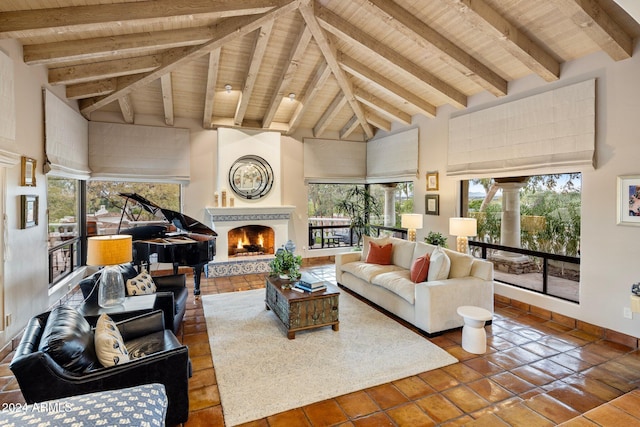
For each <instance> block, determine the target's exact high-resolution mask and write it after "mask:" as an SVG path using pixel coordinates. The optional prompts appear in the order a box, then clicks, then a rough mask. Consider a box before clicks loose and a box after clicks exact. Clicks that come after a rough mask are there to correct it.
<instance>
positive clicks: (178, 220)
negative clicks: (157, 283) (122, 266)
mask: <svg viewBox="0 0 640 427" xmlns="http://www.w3.org/2000/svg"><path fill="white" fill-rule="evenodd" d="M120 195H121V196H122V197H125V198H126V199H127V203H128V202H129V200H134V201H135V202H137V203H138V204H139V205H140V206H142V208H143V209H145V210H146V211H148V212H150V213H152V214H154V215H156V216H157V217H160V218H162V219H164V220H165V221H167V225H166V226H165V227H158V226H146V227H136V228H130V229H127V230H122V231H118V233H122V234H131V235H132V236H133V263H134V265H136V266H142V265H144V266H146V267H147V268H148V267H149V264H150V258H151V255H152V254H157V257H158V262H159V263H169V264H172V266H173V271H174V274H177V273H178V268H179V267H180V266H190V267H192V268H193V280H194V288H193V294H194V295H195V296H196V298H198V297H199V295H200V280H201V276H202V271H203V269H204V266H205V264H207V263H208V262H209V261H211V260H213V257H214V256H215V253H216V240H215V238H216V236H217V233H216V232H215V231H213V230H212V229H210V228H209V227H207V226H206V225H204V224H202V223H201V222H199V221H197V220H195V219H193V218H191V217H188V216H187V215H184V214H182V213H180V212H175V211H172V210H169V209H163V208H161V207H160V206H158V205H156V204H155V203H153V202H151V201H149V200H147V199H146V198H144V197H142V196H140V195H139V194H136V193H120ZM124 209H126V203H125V207H124V208H123V213H124ZM170 224H172V225H173V226H174V227H175V228H176V230H177V231H175V232H169V231H167V230H168V229H169V228H172V227H170Z"/></svg>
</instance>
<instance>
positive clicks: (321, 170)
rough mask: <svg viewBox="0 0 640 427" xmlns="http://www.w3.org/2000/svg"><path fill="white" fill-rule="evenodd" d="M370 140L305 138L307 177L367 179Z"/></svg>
mask: <svg viewBox="0 0 640 427" xmlns="http://www.w3.org/2000/svg"><path fill="white" fill-rule="evenodd" d="M366 168H367V144H366V143H364V142H350V141H337V140H331V139H314V138H305V139H304V178H305V182H307V183H308V182H313V183H341V182H348V183H359V182H364V181H365V178H366V172H367V171H366Z"/></svg>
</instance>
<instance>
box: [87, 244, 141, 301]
mask: <svg viewBox="0 0 640 427" xmlns="http://www.w3.org/2000/svg"><path fill="white" fill-rule="evenodd" d="M87 242H88V245H87V265H97V266H104V269H103V270H102V274H101V275H100V280H99V282H98V305H100V307H105V308H106V307H113V306H114V305H118V304H122V302H123V301H124V279H123V278H122V273H121V272H120V270H119V269H118V267H117V266H118V265H119V264H124V263H125V262H129V261H131V260H132V259H133V257H132V238H131V236H128V235H119V234H117V235H108V236H95V237H89V238H88V239H87Z"/></svg>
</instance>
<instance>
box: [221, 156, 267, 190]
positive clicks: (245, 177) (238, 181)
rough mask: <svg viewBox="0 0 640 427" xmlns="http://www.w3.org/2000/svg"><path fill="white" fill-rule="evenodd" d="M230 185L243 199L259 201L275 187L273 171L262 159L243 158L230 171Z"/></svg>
mask: <svg viewBox="0 0 640 427" xmlns="http://www.w3.org/2000/svg"><path fill="white" fill-rule="evenodd" d="M229 185H230V186H231V190H233V192H234V193H236V194H237V195H238V196H239V197H242V198H243V199H247V200H252V199H259V198H261V197H264V196H266V195H267V193H269V191H270V190H271V187H272V186H273V169H271V165H269V163H268V162H267V161H266V160H265V159H263V158H262V157H259V156H254V155H248V156H242V157H240V158H239V159H238V160H236V161H235V162H234V163H233V165H231V168H230V169H229Z"/></svg>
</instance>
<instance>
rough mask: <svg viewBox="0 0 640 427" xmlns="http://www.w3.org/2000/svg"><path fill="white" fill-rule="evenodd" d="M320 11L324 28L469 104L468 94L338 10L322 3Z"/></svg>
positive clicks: (449, 97) (461, 103) (462, 104)
mask: <svg viewBox="0 0 640 427" xmlns="http://www.w3.org/2000/svg"><path fill="white" fill-rule="evenodd" d="M317 15H318V19H319V20H320V21H321V22H322V26H323V28H325V29H326V30H327V31H330V32H331V33H333V34H335V35H336V36H337V37H340V38H342V39H343V40H347V41H348V42H350V43H352V44H357V45H358V46H359V47H363V48H365V49H367V50H368V51H369V52H371V53H372V54H373V55H375V56H377V57H379V58H382V59H385V60H386V62H387V63H388V64H389V65H391V66H393V67H395V68H396V69H398V70H400V71H404V72H407V73H409V74H411V75H412V76H414V77H415V78H417V79H418V80H420V81H422V82H423V83H424V84H425V85H427V86H429V87H430V88H431V89H433V90H434V91H435V92H437V93H438V94H439V95H440V96H441V97H444V98H445V99H446V101H447V102H448V103H450V104H451V105H453V106H455V107H457V108H464V107H466V106H467V96H466V95H465V94H463V93H462V92H460V91H459V90H457V89H456V88H454V87H453V86H451V85H449V84H447V83H446V82H444V81H442V80H441V79H439V78H438V77H436V76H434V75H433V74H431V73H429V72H428V71H426V70H425V69H424V68H422V67H420V66H419V65H417V64H416V63H414V62H412V61H410V60H409V59H407V58H406V57H404V56H402V55H400V54H399V53H398V52H396V51H395V50H393V49H392V48H390V47H389V46H387V45H385V44H383V43H381V42H380V41H379V40H376V39H374V38H373V37H371V36H369V35H368V34H366V33H365V32H364V31H361V30H360V29H358V28H356V27H355V26H353V25H351V24H350V23H349V22H348V21H346V20H344V19H342V18H341V17H339V16H338V15H336V14H335V13H333V12H331V11H330V10H328V9H326V8H324V7H318V10H317Z"/></svg>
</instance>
